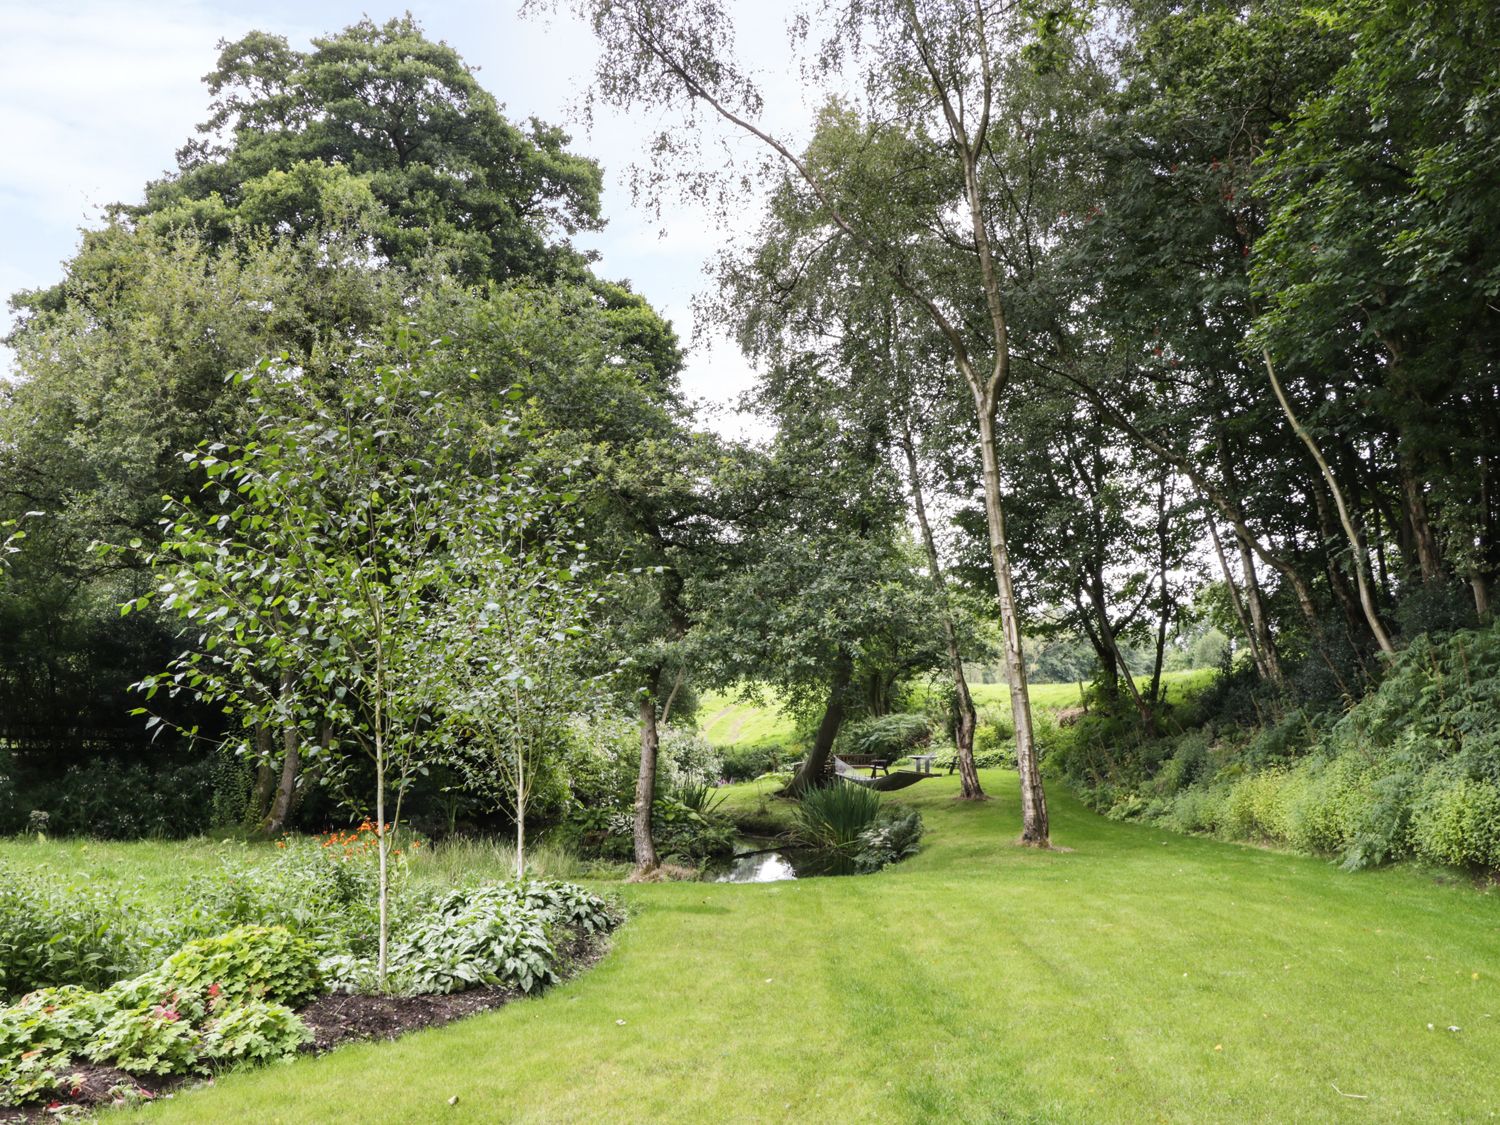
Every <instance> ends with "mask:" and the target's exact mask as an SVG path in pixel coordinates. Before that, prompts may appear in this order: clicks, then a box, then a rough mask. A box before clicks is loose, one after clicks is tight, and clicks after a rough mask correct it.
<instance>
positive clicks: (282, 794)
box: [258, 726, 302, 839]
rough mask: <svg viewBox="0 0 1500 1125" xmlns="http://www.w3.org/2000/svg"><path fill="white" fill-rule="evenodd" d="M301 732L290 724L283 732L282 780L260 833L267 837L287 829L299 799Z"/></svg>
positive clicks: (278, 784)
mask: <svg viewBox="0 0 1500 1125" xmlns="http://www.w3.org/2000/svg"><path fill="white" fill-rule="evenodd" d="M301 742H302V736H301V732H299V731H298V730H297V728H296V727H294V726H288V727H287V729H286V730H285V731H284V732H282V758H281V780H280V781H279V782H278V783H277V786H276V796H275V799H274V800H272V802H271V811H270V812H269V813H268V814H267V815H266V818H265V819H264V820H263V821H261V824H260V829H259V832H258V834H259V835H261V836H264V837H266V838H268V839H269V838H271V837H274V836H280V835H281V834H282V833H283V832H285V831H286V825H287V821H288V820H290V819H291V815H292V806H293V804H294V802H295V801H296V799H297V775H298V774H299V773H300V772H301V770H302V753H301V749H300V747H301Z"/></svg>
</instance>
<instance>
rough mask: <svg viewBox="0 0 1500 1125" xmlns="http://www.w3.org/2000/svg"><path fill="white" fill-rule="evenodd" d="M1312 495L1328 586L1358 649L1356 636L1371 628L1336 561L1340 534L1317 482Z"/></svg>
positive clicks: (1366, 633) (1367, 632)
mask: <svg viewBox="0 0 1500 1125" xmlns="http://www.w3.org/2000/svg"><path fill="white" fill-rule="evenodd" d="M1312 495H1313V507H1314V508H1315V509H1316V510H1317V513H1318V529H1319V531H1320V532H1321V534H1322V539H1323V543H1324V570H1325V571H1326V573H1327V574H1328V586H1329V589H1331V590H1332V591H1333V594H1334V597H1336V598H1337V599H1338V602H1339V605H1340V606H1342V607H1343V610H1344V620H1345V621H1346V622H1347V623H1348V632H1349V639H1350V641H1351V643H1353V644H1354V645H1355V647H1356V648H1358V647H1360V646H1359V644H1358V642H1355V641H1354V636H1355V634H1356V633H1358V634H1361V635H1364V636H1368V635H1369V632H1370V630H1369V626H1368V624H1367V623H1366V622H1365V619H1364V612H1363V611H1362V610H1361V609H1360V606H1359V603H1358V602H1357V601H1356V598H1355V594H1354V592H1353V591H1352V590H1350V589H1349V583H1348V582H1347V581H1346V580H1345V578H1344V576H1343V574H1342V573H1341V572H1340V571H1339V567H1338V563H1337V562H1336V561H1335V559H1334V554H1333V549H1332V548H1333V545H1334V544H1335V543H1336V542H1337V541H1338V539H1339V533H1338V529H1337V528H1335V527H1334V525H1333V518H1332V515H1331V514H1330V513H1329V511H1328V501H1327V500H1325V499H1324V498H1323V489H1321V488H1319V487H1318V485H1317V482H1316V481H1314V482H1313V487H1312Z"/></svg>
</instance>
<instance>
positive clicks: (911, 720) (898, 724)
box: [844, 714, 932, 761]
mask: <svg viewBox="0 0 1500 1125" xmlns="http://www.w3.org/2000/svg"><path fill="white" fill-rule="evenodd" d="M931 737H932V728H931V726H929V725H928V720H927V716H926V715H915V714H894V715H881V716H879V717H877V718H871V719H861V720H859V721H858V722H856V723H852V724H851V725H850V726H849V728H848V730H847V731H846V732H845V735H844V740H845V744H846V745H847V746H848V747H849V749H850V752H851V753H854V754H864V755H868V756H870V757H873V758H885V759H886V760H888V761H895V760H896V759H897V758H903V757H905V756H906V755H907V753H909V752H910V750H911V749H912V747H914V746H920V745H922V744H923V743H925V742H927V741H928V740H929V739H930V738H931Z"/></svg>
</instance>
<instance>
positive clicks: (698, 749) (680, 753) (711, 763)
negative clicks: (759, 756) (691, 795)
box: [657, 727, 724, 788]
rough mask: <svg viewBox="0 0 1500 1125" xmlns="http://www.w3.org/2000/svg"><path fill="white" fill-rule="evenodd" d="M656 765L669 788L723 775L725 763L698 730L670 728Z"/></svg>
mask: <svg viewBox="0 0 1500 1125" xmlns="http://www.w3.org/2000/svg"><path fill="white" fill-rule="evenodd" d="M660 749H661V755H660V758H659V759H658V762H657V768H658V769H659V770H660V771H661V777H660V779H659V780H660V781H662V782H663V783H665V784H666V785H667V786H669V787H677V788H680V787H683V786H687V785H701V784H705V783H710V782H714V781H717V780H718V779H719V778H720V777H722V776H723V771H724V764H723V761H722V759H721V758H720V756H719V751H718V750H717V749H716V748H715V747H714V745H713V743H711V742H709V741H708V739H706V738H704V737H703V736H702V735H701V734H699V733H698V732H697V731H692V730H683V729H681V728H679V727H668V728H667V730H666V731H665V733H663V735H662V738H661V747H660Z"/></svg>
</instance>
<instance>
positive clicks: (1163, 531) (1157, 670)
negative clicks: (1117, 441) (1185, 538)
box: [1148, 477, 1172, 707]
mask: <svg viewBox="0 0 1500 1125" xmlns="http://www.w3.org/2000/svg"><path fill="white" fill-rule="evenodd" d="M1168 479H1169V478H1167V477H1163V478H1162V482H1161V489H1160V491H1159V492H1158V493H1157V500H1156V546H1157V574H1158V577H1159V578H1160V580H1161V612H1160V614H1158V616H1157V622H1156V662H1155V663H1154V664H1153V665H1152V668H1151V690H1150V691H1149V692H1148V696H1149V698H1150V700H1151V705H1152V706H1153V707H1155V706H1156V705H1157V704H1159V703H1161V701H1162V698H1161V668H1162V662H1163V660H1164V659H1165V657H1166V652H1167V623H1168V622H1169V621H1170V619H1171V616H1172V595H1171V591H1170V589H1169V587H1168V585H1167V554H1168V550H1169V545H1168V541H1167V530H1168V524H1167V482H1168Z"/></svg>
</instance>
